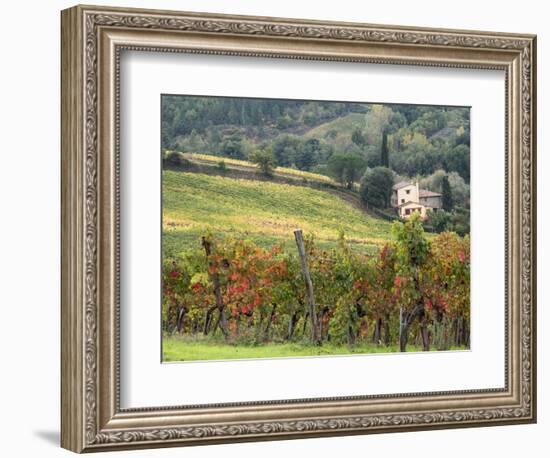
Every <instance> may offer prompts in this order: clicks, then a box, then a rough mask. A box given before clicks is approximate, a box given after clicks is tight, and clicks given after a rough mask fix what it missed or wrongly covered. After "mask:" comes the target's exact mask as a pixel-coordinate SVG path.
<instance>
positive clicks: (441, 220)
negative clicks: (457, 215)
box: [425, 210, 452, 232]
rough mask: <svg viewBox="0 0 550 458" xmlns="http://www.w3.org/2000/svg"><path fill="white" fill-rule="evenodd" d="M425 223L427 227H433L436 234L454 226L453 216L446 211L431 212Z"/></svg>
mask: <svg viewBox="0 0 550 458" xmlns="http://www.w3.org/2000/svg"><path fill="white" fill-rule="evenodd" d="M425 223H426V224H427V226H431V227H432V228H433V230H434V231H435V232H445V231H448V230H449V229H450V228H451V226H452V224H451V215H450V214H449V213H447V212H446V211H445V210H440V211H429V212H428V219H427V220H426V221H425Z"/></svg>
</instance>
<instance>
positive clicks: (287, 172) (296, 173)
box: [183, 153, 337, 185]
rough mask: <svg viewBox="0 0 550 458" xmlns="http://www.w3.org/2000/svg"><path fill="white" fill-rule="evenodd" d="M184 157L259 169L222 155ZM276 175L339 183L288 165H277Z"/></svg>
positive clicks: (191, 154) (198, 160)
mask: <svg viewBox="0 0 550 458" xmlns="http://www.w3.org/2000/svg"><path fill="white" fill-rule="evenodd" d="M183 155H184V157H185V158H187V159H189V160H191V161H195V162H198V163H205V164H209V165H212V164H216V165H217V164H219V163H220V162H221V161H223V162H225V164H226V166H228V167H241V168H243V169H245V170H251V171H257V170H258V167H257V166H256V164H253V163H252V162H249V161H244V160H240V159H232V158H227V157H221V156H212V155H210V154H199V153H183ZM274 173H275V175H282V176H288V177H291V178H304V179H306V180H309V181H318V182H320V183H330V184H334V185H337V183H336V182H335V181H334V180H333V179H332V178H330V177H328V176H326V175H320V174H318V173H312V172H305V171H303V170H297V169H291V168H288V167H276V168H275V170H274Z"/></svg>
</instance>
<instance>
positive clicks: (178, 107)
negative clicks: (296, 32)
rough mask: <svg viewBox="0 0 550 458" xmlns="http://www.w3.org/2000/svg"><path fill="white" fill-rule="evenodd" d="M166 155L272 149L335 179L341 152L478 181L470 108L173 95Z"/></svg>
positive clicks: (408, 171)
mask: <svg viewBox="0 0 550 458" xmlns="http://www.w3.org/2000/svg"><path fill="white" fill-rule="evenodd" d="M161 136H162V150H163V151H165V150H177V151H193V152H197V153H206V154H213V155H218V156H221V157H230V158H235V159H246V158H248V157H249V155H250V154H251V153H252V152H253V151H254V150H255V149H258V148H265V147H266V146H269V147H270V148H271V150H272V153H273V155H274V158H275V160H276V162H277V165H279V166H283V167H286V166H291V167H295V168H297V169H299V170H308V171H314V172H318V173H325V174H327V173H328V171H327V166H328V164H329V162H330V159H331V157H332V156H333V155H334V154H344V153H348V154H355V155H358V156H360V157H361V158H362V159H363V160H364V161H365V166H367V167H371V168H372V167H376V166H380V165H384V164H383V163H382V158H381V154H380V152H381V151H380V150H381V147H382V143H383V137H384V136H385V137H386V140H385V142H386V146H387V149H388V156H389V164H388V165H389V167H390V168H391V169H392V170H393V171H394V172H395V173H396V174H398V175H402V176H406V177H415V176H423V177H427V176H429V175H431V174H433V173H434V172H436V171H438V170H443V171H445V172H446V173H448V174H450V173H454V174H455V175H456V176H457V177H460V178H461V179H462V180H463V181H464V183H465V184H468V183H469V181H470V110H469V108H467V107H447V106H445V107H443V106H420V105H379V104H367V103H350V102H342V103H339V102H329V101H326V102H323V101H299V100H279V99H249V98H233V97H203V96H174V95H165V96H163V99H162V132H161Z"/></svg>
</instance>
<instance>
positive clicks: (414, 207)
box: [399, 202, 427, 219]
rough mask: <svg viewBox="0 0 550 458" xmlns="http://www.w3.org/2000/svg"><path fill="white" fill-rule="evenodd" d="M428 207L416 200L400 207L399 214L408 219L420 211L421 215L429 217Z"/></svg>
mask: <svg viewBox="0 0 550 458" xmlns="http://www.w3.org/2000/svg"><path fill="white" fill-rule="evenodd" d="M426 211H427V209H426V207H425V206H424V205H422V204H419V203H416V202H410V203H408V204H405V205H403V206H402V207H399V216H400V217H401V218H404V219H408V218H410V217H411V216H412V214H413V213H414V212H418V213H420V216H421V217H422V218H426V217H427V213H426Z"/></svg>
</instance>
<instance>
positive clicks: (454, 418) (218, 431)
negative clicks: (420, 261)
mask: <svg viewBox="0 0 550 458" xmlns="http://www.w3.org/2000/svg"><path fill="white" fill-rule="evenodd" d="M64 14H65V16H64V17H63V21H64V27H65V28H66V30H67V32H66V33H67V37H70V38H72V39H80V42H79V43H77V44H76V45H75V44H73V45H71V46H69V45H67V44H66V45H65V47H66V51H65V53H66V54H64V58H65V62H66V64H64V65H66V66H71V65H72V66H73V67H72V68H73V72H72V73H71V72H69V71H66V83H65V86H64V91H67V92H71V91H73V92H72V93H74V94H76V93H77V92H78V91H79V90H80V91H83V92H82V94H81V97H82V100H81V101H80V102H78V101H77V102H74V101H71V100H65V105H66V106H67V107H68V108H67V113H66V120H65V123H66V129H68V128H69V127H72V128H74V129H81V133H82V137H81V138H78V137H77V138H76V144H74V145H76V146H74V148H73V149H75V150H77V149H78V148H79V147H82V151H83V153H82V154H83V156H82V157H83V161H82V163H78V164H77V163H75V164H74V165H73V172H74V171H75V168H74V167H76V168H78V166H79V165H80V167H81V169H80V170H79V171H77V173H82V179H81V181H78V180H75V181H74V183H73V182H72V181H71V180H70V179H69V178H68V177H67V178H66V181H67V183H68V185H67V187H68V189H71V190H73V191H77V188H78V187H80V190H82V198H81V200H80V201H78V202H74V201H72V200H71V199H70V198H69V197H65V200H64V212H74V213H75V214H76V210H75V206H81V207H80V208H82V214H81V215H80V216H79V218H81V219H80V222H81V223H82V225H80V226H79V225H78V223H76V222H75V223H74V225H68V226H67V227H66V228H65V232H64V241H63V246H64V248H65V250H70V249H72V248H74V243H70V240H74V239H75V237H77V235H75V232H78V231H80V233H81V234H82V236H81V237H82V239H81V243H82V244H81V246H80V248H81V249H82V254H81V258H78V260H77V261H80V262H81V263H82V264H81V265H82V272H81V277H80V281H81V286H82V296H81V298H82V299H83V306H81V307H82V309H81V310H82V314H78V313H76V311H74V310H73V309H74V308H75V307H76V308H78V307H79V303H78V302H77V303H74V301H70V300H69V299H66V300H65V302H64V307H65V308H64V309H63V310H64V311H65V312H67V311H68V308H71V310H73V312H71V315H70V317H69V318H67V322H66V323H65V322H64V323H63V327H64V328H65V327H67V326H71V325H76V326H78V327H80V329H81V332H82V334H81V336H80V337H81V339H82V340H81V344H82V345H81V347H82V353H81V354H80V355H77V354H72V353H70V352H69V353H65V354H62V356H63V355H65V356H63V358H62V360H63V361H64V364H65V366H64V369H63V374H64V375H63V377H64V378H67V377H68V373H69V372H71V371H72V372H73V373H74V371H75V368H76V371H77V372H79V369H80V374H79V375H80V376H81V378H79V379H78V380H77V381H75V382H74V384H75V386H74V387H72V388H71V389H68V390H67V391H68V393H67V394H66V396H67V400H65V401H64V402H63V406H64V407H63V418H64V419H65V420H64V421H65V427H64V430H63V432H62V445H63V446H64V447H66V448H70V449H72V450H75V451H83V450H85V451H93V450H105V449H117V448H129V447H143V446H166V445H171V444H178V445H183V444H186V443H189V444H196V443H206V442H208V441H210V442H212V440H211V439H214V442H216V441H232V440H233V441H234V440H252V439H256V440H265V439H276V438H293V437H308V436H319V435H334V434H352V433H353V434H356V433H367V432H369V431H372V432H375V431H392V430H412V429H425V428H426V427H459V426H470V425H473V426H479V425H484V424H502V423H510V422H532V421H534V419H535V411H536V402H535V400H536V398H535V392H536V389H535V388H536V387H535V380H536V378H535V291H536V285H535V273H536V265H535V261H536V260H535V251H536V240H535V232H534V231H535V226H536V221H535V213H534V212H535V210H534V209H535V191H534V190H535V183H534V177H535V120H534V112H535V111H534V106H535V95H536V93H535V80H534V75H535V68H534V65H535V38H534V37H533V36H516V35H502V34H488V33H483V32H461V31H439V30H420V29H413V28H397V27H383V26H368V25H357V24H332V23H319V22H307V21H293V20H286V19H285V20H281V19H272V18H254V17H229V16H215V15H202V14H192V13H173V12H158V11H143V10H118V9H112V8H96V7H75V8H72V9H70V10H66V12H64ZM103 29H109V30H114V29H119V30H137V31H140V32H141V31H156V32H176V33H182V32H187V33H193V34H196V33H199V34H205V35H215V36H224V35H227V36H231V37H240V36H242V37H250V36H260V37H267V38H274V39H280V38H293V39H297V40H302V39H304V40H314V41H315V40H317V41H321V42H322V41H331V42H337V43H339V42H359V43H367V44H370V43H374V44H384V45H388V46H391V45H399V46H403V45H404V46H414V47H422V48H424V49H446V48H448V49H461V50H466V51H467V50H469V49H480V50H483V51H495V52H497V53H498V52H501V51H505V52H506V53H507V55H508V54H509V55H515V56H516V59H519V62H520V67H519V71H518V74H519V75H520V81H519V82H518V84H519V88H520V99H519V100H518V102H519V103H520V105H521V106H520V110H519V114H520V117H521V121H520V126H521V132H520V133H519V134H520V140H519V151H521V160H520V164H521V168H520V170H521V176H520V177H519V182H520V183H521V189H518V191H517V192H518V193H519V194H518V196H517V197H518V199H519V202H520V214H521V215H520V216H521V234H517V235H518V236H519V237H520V240H521V242H520V246H519V248H518V249H519V252H520V259H519V262H518V264H517V266H516V267H515V272H519V275H520V283H521V292H520V297H519V300H520V304H521V307H520V310H518V313H519V315H520V321H519V322H518V325H519V333H520V343H521V348H520V349H518V351H520V361H521V370H520V374H519V382H520V386H521V389H520V391H521V393H520V396H519V403H517V404H516V405H514V406H504V407H500V406H494V407H489V408H467V407H464V408H456V407H454V408H449V409H440V410H438V411H433V412H409V413H399V412H395V413H387V414H385V413H374V414H364V415H346V416H335V417H331V418H330V417H329V418H289V419H281V420H276V421H274V420H270V421H263V420H262V421H241V422H238V421H237V422H226V423H216V424H197V425H179V426H178V425H173V426H172V425H168V426H165V427H147V426H145V427H142V428H126V427H121V428H117V427H116V426H114V427H107V428H105V427H104V426H105V425H104V424H102V423H104V422H102V421H100V419H99V418H100V415H99V413H98V410H99V404H100V403H101V402H102V401H101V399H99V398H98V396H101V392H102V391H101V390H102V387H101V386H100V383H102V382H100V379H101V377H99V375H98V364H99V363H98V360H99V358H100V355H99V354H98V352H100V351H101V350H100V346H99V344H98V327H100V323H99V321H98V320H99V318H98V316H99V310H98V307H99V298H98V288H100V286H101V285H100V284H99V282H100V279H99V277H100V275H99V270H100V269H101V266H100V265H99V264H98V251H99V247H98V244H99V241H98V234H99V233H100V230H99V229H100V225H99V223H98V212H99V211H100V209H99V205H100V200H99V198H98V195H99V194H100V193H101V190H100V189H98V173H99V171H98V147H99V146H98V143H99V142H100V138H99V135H100V129H99V125H100V122H99V116H100V109H99V94H98V81H99V78H100V76H99V73H100V70H99V68H98V66H99V65H100V61H99V46H100V43H99V40H100V38H99V37H100V32H101V31H102V30H103ZM79 46H82V48H79ZM116 46H117V51H116V52H117V63H118V55H119V54H118V52H119V51H120V49H123V48H125V47H126V48H127V49H142V50H147V51H165V52H174V51H175V52H201V53H208V52H212V53H216V54H235V55H243V54H246V55H251V56H262V57H290V58H299V59H300V58H306V59H307V58H309V59H327V60H343V61H364V62H381V63H388V62H391V63H396V64H407V63H414V64H416V65H435V66H459V67H470V68H500V69H506V70H507V72H509V67H506V66H503V65H502V64H501V63H499V62H494V61H485V62H483V61H481V60H480V61H479V62H477V63H470V64H469V63H464V62H461V63H453V62H450V61H440V60H430V58H429V57H426V58H423V59H416V58H414V59H408V58H406V57H400V58H399V59H397V58H393V59H389V58H385V57H357V58H354V57H349V56H340V57H339V56H338V55H330V56H308V55H307V54H299V53H294V54H291V55H288V56H285V55H284V54H282V53H281V52H270V51H264V52H260V51H250V52H245V51H236V52H233V51H224V50H219V49H218V50H213V51H208V50H199V51H196V50H192V49H185V47H184V46H183V45H182V46H181V47H180V48H177V47H176V48H170V47H162V46H160V47H159V46H156V47H155V46H149V47H146V46H145V47H143V46H142V47H137V48H136V47H134V48H132V45H131V44H117V45H116ZM405 54H406V53H405ZM78 59H81V61H80V62H79V61H78ZM77 68H78V69H80V71H81V72H82V74H81V75H79V74H78V70H77ZM116 75H117V76H116V79H117V81H116V84H117V85H118V84H119V82H118V73H117V74H116ZM509 78H510V75H509V74H508V75H507V79H509ZM509 84H510V83H509ZM71 85H72V86H71ZM116 103H118V96H117V101H116ZM75 104H76V106H75ZM71 108H72V109H73V110H78V111H79V112H80V113H72V114H71V111H70V110H71ZM117 113H118V107H117ZM79 115H80V116H81V118H79V119H80V121H82V122H81V124H80V125H79V123H78V121H76V123H75V121H74V120H73V121H71V119H72V118H71V116H73V117H77V116H79ZM70 118H71V119H70ZM117 122H118V120H117ZM64 135H65V136H67V137H69V134H68V133H67V132H65V134H64ZM79 140H80V141H79ZM66 141H67V144H65V146H64V152H63V154H65V155H70V154H74V153H73V151H72V150H71V143H70V142H71V140H70V139H67V140H66ZM117 142H118V139H117ZM508 144H509V142H507V145H508ZM116 147H117V148H118V143H117V146H116ZM76 154H78V153H76ZM75 160H77V159H75ZM64 173H65V174H67V173H70V172H69V171H64ZM117 173H118V172H117ZM116 192H117V193H118V189H116ZM68 218H69V219H70V218H71V216H70V215H69V216H68ZM117 223H118V222H116V224H117ZM71 237H72V238H71ZM67 256H68V255H67ZM66 262H67V264H65V265H64V268H65V269H70V268H71V265H74V262H75V260H73V261H71V260H67V261H66ZM71 263H72V264H71ZM73 268H74V267H73ZM74 281H78V280H75V279H74V278H72V279H71V278H67V279H66V283H65V284H64V286H65V287H69V286H71V285H72V283H71V282H74ZM71 287H72V288H73V289H75V288H76V286H74V285H72V286H71ZM111 331H112V330H111ZM71 344H74V343H71V342H70V341H69V340H68V337H67V338H63V345H65V346H66V345H71ZM77 345H78V344H77ZM67 351H68V350H67ZM77 353H78V352H77ZM117 356H118V355H117ZM79 358H80V359H79ZM115 359H116V357H115ZM79 364H80V366H79ZM117 364H118V363H117ZM101 380H102V379H101ZM65 383H69V382H67V381H66V382H65ZM65 386H66V387H68V386H69V385H65ZM118 389H119V387H118V378H117V382H116V390H117V393H116V396H115V398H116V399H115V401H114V410H115V411H120V409H119V406H118ZM429 394H430V393H425V395H429ZM432 395H433V394H432ZM396 396H399V395H396ZM348 399H352V398H348ZM305 401H308V402H310V401H311V400H304V402H305ZM79 403H80V405H78V404H79ZM75 404H77V405H76V406H75ZM147 411H149V412H154V411H155V409H146V412H145V414H147ZM115 413H116V412H115ZM142 414H143V412H142ZM69 421H78V424H79V425H80V428H76V430H73V429H71V428H69V427H68V426H66V425H67V423H68V422H69ZM62 429H63V428H62ZM121 446H122V447H121Z"/></svg>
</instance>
